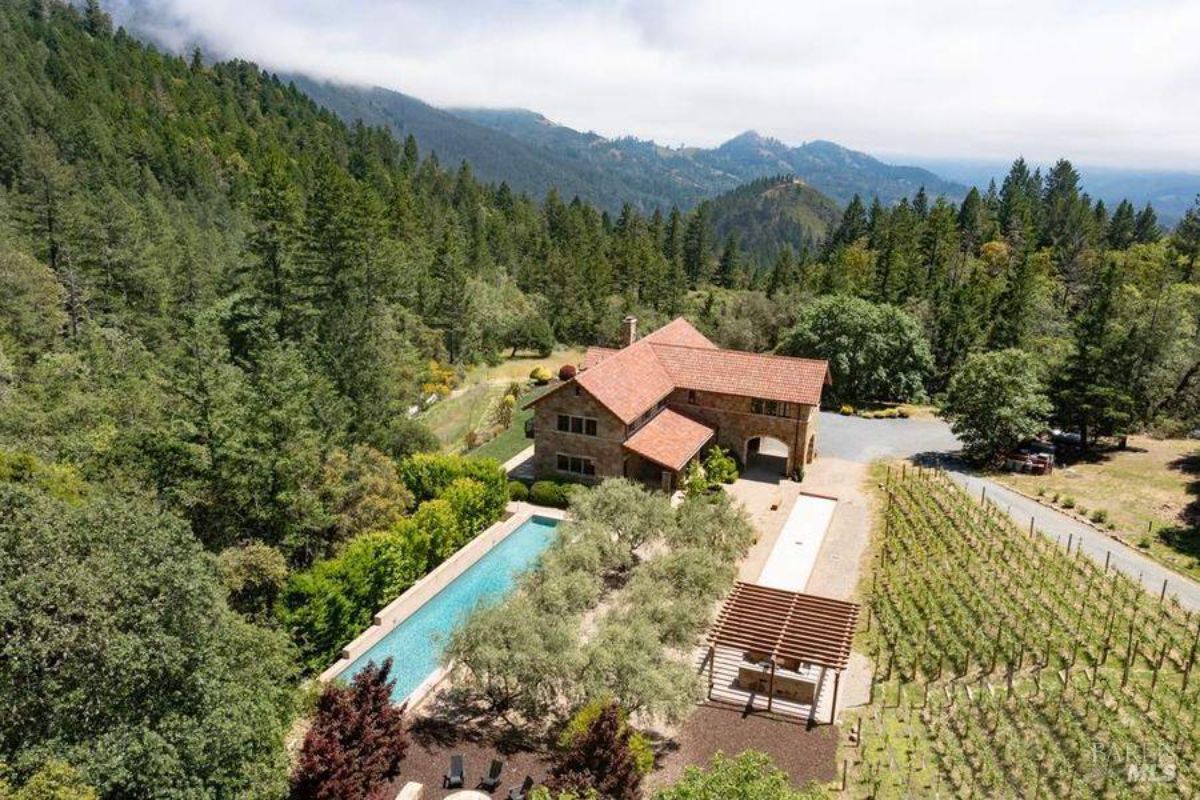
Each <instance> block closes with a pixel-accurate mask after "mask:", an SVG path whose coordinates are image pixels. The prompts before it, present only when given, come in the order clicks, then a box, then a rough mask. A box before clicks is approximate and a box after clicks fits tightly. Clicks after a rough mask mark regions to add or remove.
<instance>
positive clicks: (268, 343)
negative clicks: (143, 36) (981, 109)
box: [0, 0, 1200, 798]
mask: <svg viewBox="0 0 1200 800" xmlns="http://www.w3.org/2000/svg"><path fill="white" fill-rule="evenodd" d="M0 52H2V53H3V54H4V57H3V68H2V69H0V96H2V97H3V98H4V102H3V104H0V629H2V630H3V631H4V633H5V637H4V641H3V642H0V707H3V708H5V709H6V711H7V713H6V714H4V715H0V763H3V764H4V765H5V769H4V770H3V771H0V780H4V781H9V782H12V783H15V784H20V783H23V782H25V781H26V780H27V779H28V778H29V776H30V775H33V774H36V773H39V772H41V771H43V770H50V771H54V772H56V773H57V772H58V771H61V769H62V768H63V762H66V764H67V767H69V768H70V769H72V770H74V771H75V772H77V773H78V775H79V776H80V779H81V780H82V781H84V782H86V783H87V784H89V785H91V786H92V787H94V788H95V789H97V790H98V791H99V793H100V795H101V796H103V797H105V798H146V797H158V796H170V797H187V798H192V797H196V798H209V797H212V798H244V797H251V798H278V797H281V796H283V795H284V794H285V793H286V789H287V787H286V783H287V781H286V770H287V763H286V756H285V751H284V748H283V740H284V736H285V733H286V731H287V730H288V729H289V728H290V726H291V724H292V722H293V720H294V717H295V714H296V712H297V703H296V698H295V697H294V691H293V690H294V688H295V686H296V684H297V680H298V678H299V676H300V675H302V674H305V673H311V672H312V671H314V670H315V669H316V668H317V667H318V666H319V665H320V664H322V663H325V662H326V661H327V660H328V657H329V655H330V654H331V653H333V652H336V651H337V649H338V648H339V647H340V646H341V645H343V644H344V643H345V642H346V641H347V638H348V634H349V635H352V632H353V631H354V630H356V629H357V627H361V625H363V624H365V620H369V618H370V614H371V613H373V611H374V610H375V609H377V608H378V607H379V606H380V605H381V604H382V603H381V602H380V601H386V599H390V597H393V596H395V595H396V594H398V592H399V591H400V590H402V589H403V587H404V586H407V585H408V584H409V583H411V581H412V580H414V579H415V578H417V577H419V576H420V575H421V574H424V571H425V570H427V569H430V568H432V567H433V566H435V565H436V563H438V560H439V559H441V558H444V557H445V556H446V555H447V554H448V553H450V552H453V550H454V548H455V547H457V546H459V545H461V543H462V542H463V541H466V540H469V538H470V537H471V536H473V535H474V533H475V532H477V531H478V530H479V529H480V526H481V525H484V524H485V523H486V522H487V520H488V519H489V518H490V517H489V515H491V514H493V513H495V512H496V510H497V507H498V506H499V507H502V504H503V499H504V497H503V494H502V492H503V488H504V487H503V477H502V476H501V475H500V474H499V470H498V467H496V465H494V464H489V463H488V462H486V461H471V462H466V464H465V465H464V464H463V463H458V462H454V463H453V465H452V466H447V465H446V464H443V463H441V462H437V461H430V460H429V457H427V456H420V457H417V458H413V457H412V454H413V453H414V452H417V451H421V450H427V449H432V448H434V447H436V442H434V441H433V440H432V439H431V437H430V436H429V434H428V432H427V431H425V430H424V429H423V428H422V426H421V425H420V424H418V423H417V422H415V421H414V420H413V419H412V418H411V417H410V416H409V415H408V413H407V412H408V409H409V408H410V407H411V406H412V405H414V404H415V403H416V402H417V401H418V400H419V399H420V398H421V397H423V396H424V395H426V394H427V393H428V390H427V389H426V388H423V385H424V384H429V383H441V382H443V381H444V379H445V375H446V374H447V372H449V373H450V374H453V373H454V372H456V371H461V370H463V369H465V368H466V367H467V366H469V365H471V364H472V363H475V362H478V361H498V360H500V359H501V358H502V356H503V354H504V353H505V352H506V351H511V350H513V349H514V348H515V349H518V350H525V349H532V350H542V349H545V348H546V346H547V344H549V345H552V344H553V341H552V340H555V339H556V340H558V341H559V342H563V343H586V344H591V343H596V342H601V343H605V342H608V343H612V342H614V341H616V340H617V339H618V338H619V326H620V320H621V318H622V317H623V316H624V315H625V314H627V313H633V314H636V315H637V316H638V317H639V318H640V319H641V320H642V323H641V324H642V326H643V329H645V330H649V329H652V328H654V327H655V326H656V325H658V324H660V323H661V322H663V321H665V320H666V319H668V318H669V317H670V316H672V315H675V314H678V313H684V314H687V315H689V316H690V317H691V318H692V319H694V320H695V321H696V322H697V323H698V324H699V325H700V326H701V327H703V328H704V329H705V331H706V332H707V333H709V334H711V335H712V336H713V337H714V338H715V339H716V340H717V341H719V342H720V343H722V344H724V345H727V346H733V347H740V348H744V349H752V350H767V349H779V350H780V351H782V352H790V353H800V354H804V355H822V356H826V357H829V358H830V359H831V361H832V363H833V366H834V371H835V390H836V393H835V394H834V395H831V399H832V398H833V397H836V398H837V399H838V400H844V401H846V402H851V403H859V402H869V401H874V400H896V399H907V398H912V397H917V396H926V395H937V394H940V393H942V392H944V391H945V390H946V389H947V387H948V386H949V385H950V383H951V382H952V381H953V379H954V377H955V376H956V375H957V374H959V373H960V372H961V371H962V369H963V365H964V364H967V363H969V362H970V360H971V359H974V358H977V357H979V356H980V354H981V353H984V352H986V351H990V350H997V349H1003V348H1022V349H1023V350H1025V351H1028V352H1030V353H1033V354H1035V355H1036V357H1037V359H1036V360H1037V364H1038V371H1037V374H1036V375H1034V376H1033V379H1032V380H1034V381H1037V382H1044V383H1045V384H1046V387H1047V388H1046V390H1047V391H1048V393H1049V394H1050V397H1051V398H1052V399H1053V401H1054V407H1055V411H1054V417H1055V419H1056V420H1057V421H1058V422H1060V423H1061V424H1064V425H1066V426H1070V427H1073V428H1075V429H1078V430H1081V431H1083V432H1084V433H1085V435H1092V434H1096V433H1106V432H1120V431H1122V430H1126V429H1129V428H1133V427H1146V426H1151V425H1153V426H1160V427H1163V428H1168V427H1169V428H1174V429H1178V428H1180V427H1183V426H1186V425H1188V424H1193V425H1194V424H1195V420H1196V419H1197V415H1198V414H1200V408H1198V407H1197V406H1198V405H1200V389H1198V382H1200V327H1198V325H1197V319H1198V317H1200V291H1198V289H1197V280H1198V279H1200V265H1198V264H1197V259H1198V258H1200V211H1197V210H1196V209H1193V211H1192V212H1190V213H1189V215H1188V216H1187V217H1185V219H1184V221H1183V222H1182V223H1181V225H1180V226H1179V228H1178V229H1177V230H1175V231H1173V232H1167V231H1164V230H1162V229H1161V228H1160V227H1159V226H1158V225H1157V223H1156V221H1155V220H1154V216H1153V211H1152V210H1143V211H1141V212H1138V211H1136V210H1135V209H1133V207H1132V206H1130V205H1128V204H1121V205H1120V206H1117V207H1115V208H1111V209H1104V208H1103V207H1101V206H1100V205H1099V204H1096V203H1093V202H1091V201H1090V200H1089V199H1088V198H1087V197H1086V196H1085V195H1082V194H1081V193H1080V191H1079V188H1078V180H1077V176H1076V175H1075V173H1074V171H1073V170H1072V168H1071V167H1070V165H1069V164H1068V163H1066V162H1061V163H1060V164H1059V165H1057V166H1056V167H1055V168H1054V170H1053V171H1052V172H1050V173H1049V174H1048V175H1046V176H1041V175H1037V174H1031V173H1030V172H1029V170H1028V169H1027V168H1026V167H1025V166H1024V164H1023V163H1022V162H1018V163H1017V164H1016V165H1014V167H1013V170H1012V172H1011V174H1010V175H1009V176H1008V178H1007V179H1006V180H1005V181H1004V183H1003V185H1002V186H1001V187H999V188H995V189H993V190H989V191H986V192H980V191H972V192H971V193H970V194H968V195H966V197H965V200H964V201H963V202H962V204H961V205H955V204H953V203H952V202H950V201H948V200H946V199H937V200H933V199H931V198H930V197H929V196H927V195H926V194H925V193H924V192H916V193H914V194H913V196H912V197H911V198H906V199H903V200H901V201H900V202H898V203H897V204H895V205H894V206H890V205H888V204H886V203H884V202H875V203H873V204H870V206H869V207H868V205H867V204H864V203H863V202H862V201H861V200H859V199H858V198H855V199H854V200H853V201H852V202H850V203H849V205H848V207H847V208H846V209H845V210H844V212H843V213H842V214H841V215H840V217H837V218H836V219H835V220H834V221H835V222H836V224H833V225H832V226H831V228H830V230H831V233H830V234H829V236H828V237H827V238H826V240H825V241H824V242H820V243H818V242H816V241H815V240H816V239H818V238H820V237H819V232H818V231H816V230H815V226H816V221H818V220H823V221H826V222H828V221H830V218H831V217H833V215H832V209H831V208H830V207H829V205H828V203H826V202H824V201H821V200H819V199H817V197H815V196H813V197H808V196H806V194H807V193H806V192H805V191H804V187H800V188H799V190H797V191H798V194H800V195H802V196H804V197H802V198H801V199H802V200H804V207H805V208H809V210H811V211H812V212H813V214H814V218H813V220H811V221H810V220H809V219H808V217H807V215H806V214H801V215H799V216H797V217H796V218H795V219H791V218H788V219H784V218H782V217H781V218H779V219H778V220H772V227H777V225H776V223H778V225H785V224H786V226H792V225H799V226H800V227H801V228H803V227H805V226H807V225H809V224H810V222H811V224H812V225H813V227H814V231H813V233H812V238H813V240H814V246H812V247H809V248H804V247H801V248H798V249H791V248H784V249H781V250H780V251H779V252H778V254H777V255H774V256H773V257H772V260H771V262H770V264H769V266H768V267H766V268H761V267H760V266H759V264H758V262H757V261H756V259H754V258H751V257H749V254H748V253H747V252H746V247H744V246H743V245H741V244H739V243H738V237H739V236H742V237H744V238H745V239H746V242H747V243H749V244H753V245H754V246H755V247H757V244H756V242H757V241H758V234H757V233H755V231H756V230H758V229H759V228H757V227H755V226H761V221H760V220H752V219H747V220H746V221H745V223H744V224H743V222H741V221H735V220H733V219H730V218H729V217H725V218H724V219H723V218H722V214H721V213H718V212H719V211H720V209H717V210H714V207H713V205H712V204H701V205H700V206H698V207H697V208H696V210H694V211H686V212H685V211H680V210H678V209H670V208H667V207H664V208H663V209H662V210H661V211H659V210H654V211H652V212H649V213H641V212H639V211H637V210H636V209H635V207H634V206H633V205H632V203H630V204H626V205H624V206H623V207H622V209H621V210H620V212H619V213H614V214H609V213H605V212H604V211H601V210H599V209H598V208H596V207H594V206H592V205H589V204H587V203H585V202H583V201H581V200H576V199H572V200H569V201H568V200H566V199H564V198H563V197H561V196H560V195H559V194H558V193H556V192H553V191H551V192H549V193H547V195H546V196H545V197H538V198H531V197H528V196H525V195H522V194H520V193H518V192H514V191H512V189H511V188H510V187H509V186H508V185H506V184H504V183H498V184H487V185H485V184H483V183H481V182H479V181H477V180H476V179H475V176H474V173H473V170H472V168H471V166H470V165H468V164H449V165H446V166H445V168H444V167H443V166H442V165H440V164H439V163H438V162H437V160H436V159H434V158H432V157H430V156H428V155H427V154H424V153H422V152H421V151H420V150H419V148H418V146H417V143H416V141H415V139H413V138H411V137H410V138H407V139H405V140H404V141H400V140H399V139H397V138H396V137H395V136H393V135H392V133H391V132H390V131H388V130H385V129H383V128H377V127H369V126H367V125H363V124H351V125H348V124H346V123H345V122H343V121H342V120H340V119H339V118H338V117H337V116H336V115H335V114H333V113H332V112H330V111H327V110H324V109H322V108H320V107H319V106H318V105H317V104H316V103H314V102H313V101H312V100H311V99H310V98H308V97H307V96H305V95H304V94H302V93H301V92H300V91H299V90H297V89H295V88H294V87H291V86H290V85H287V84H285V83H283V82H281V81H279V80H277V79H276V78H274V77H272V76H271V75H269V74H266V73H264V72H263V71H262V70H260V69H259V68H257V67H256V66H255V65H253V64H249V63H246V62H241V61H230V62H222V63H217V64H209V63H206V62H205V61H204V60H203V59H201V58H199V57H192V58H179V57H176V56H173V55H168V54H164V53H162V52H159V51H157V50H155V49H154V48H151V47H148V46H146V45H144V44H142V43H141V42H139V41H137V40H136V39H134V38H133V37H131V36H129V35H127V34H126V33H125V32H123V31H119V30H118V31H114V30H113V28H112V25H111V22H110V20H109V19H108V17H107V16H106V15H105V14H104V13H103V12H102V11H101V10H100V8H99V7H98V5H97V4H96V3H94V2H92V3H88V4H87V6H86V7H85V8H83V9H72V8H71V7H70V6H68V5H66V4H63V3H58V2H49V1H45V2H43V1H42V0H37V1H35V2H28V0H0ZM771 174H775V173H774V172H772V173H771ZM766 189H767V191H768V193H769V192H770V191H771V189H770V187H769V186H768V187H766ZM747 191H748V192H750V193H751V194H753V191H754V190H753V189H748V190H747ZM780 191H783V192H787V191H790V190H788V189H787V188H786V187H784V188H783V189H780ZM736 196H737V195H735V196H734V197H736ZM718 228H719V229H720V230H721V231H724V232H726V233H728V234H732V235H728V236H725V237H720V238H718ZM431 475H432V476H433V477H431ZM435 478H436V480H435ZM498 493H499V494H498ZM377 578H378V579H377ZM363 583H369V584H370V585H368V586H365V587H364V586H363ZM360 590H361V591H360ZM0 791H2V790H0Z"/></svg>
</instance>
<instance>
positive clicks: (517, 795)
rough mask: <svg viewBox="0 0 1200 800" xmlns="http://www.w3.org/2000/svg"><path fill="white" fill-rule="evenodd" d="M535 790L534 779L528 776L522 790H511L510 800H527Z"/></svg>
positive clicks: (509, 791)
mask: <svg viewBox="0 0 1200 800" xmlns="http://www.w3.org/2000/svg"><path fill="white" fill-rule="evenodd" d="M532 789H533V778H531V777H530V776H528V775H526V776H525V782H524V783H522V784H521V788H520V789H516V788H513V789H509V790H508V800H525V798H526V797H528V796H529V792H530V791H531V790H532Z"/></svg>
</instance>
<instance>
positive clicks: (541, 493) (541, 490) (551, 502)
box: [529, 481, 567, 508]
mask: <svg viewBox="0 0 1200 800" xmlns="http://www.w3.org/2000/svg"><path fill="white" fill-rule="evenodd" d="M529 502H531V503H533V504H534V505H539V506H551V507H553V508H566V507H567V485H566V484H561V483H558V482H556V481H537V482H535V483H534V484H533V486H530V487H529Z"/></svg>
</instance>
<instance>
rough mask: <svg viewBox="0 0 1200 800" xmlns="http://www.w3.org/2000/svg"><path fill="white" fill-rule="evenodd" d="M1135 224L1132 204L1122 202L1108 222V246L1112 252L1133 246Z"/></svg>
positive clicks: (1126, 201) (1125, 201)
mask: <svg viewBox="0 0 1200 800" xmlns="http://www.w3.org/2000/svg"><path fill="white" fill-rule="evenodd" d="M1135 224H1136V223H1135V221H1134V213H1133V204H1132V203H1130V202H1129V201H1128V200H1122V201H1121V202H1120V203H1119V204H1118V205H1117V210H1116V211H1114V212H1113V215H1112V219H1110V220H1109V221H1108V246H1109V247H1111V248H1113V249H1114V250H1124V249H1125V248H1127V247H1129V245H1131V244H1133V238H1134V231H1135Z"/></svg>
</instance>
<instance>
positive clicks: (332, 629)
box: [279, 519, 429, 672]
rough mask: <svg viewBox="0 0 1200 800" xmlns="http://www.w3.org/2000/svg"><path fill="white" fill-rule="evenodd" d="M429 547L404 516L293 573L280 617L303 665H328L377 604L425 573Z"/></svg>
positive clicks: (311, 667) (367, 620) (312, 667)
mask: <svg viewBox="0 0 1200 800" xmlns="http://www.w3.org/2000/svg"><path fill="white" fill-rule="evenodd" d="M428 551H429V544H428V543H427V542H425V541H421V540H420V539H419V538H418V531H417V529H416V527H415V526H414V525H413V522H412V520H410V519H406V520H402V521H401V522H400V524H399V525H397V527H396V529H395V530H393V531H380V532H375V533H364V534H360V535H359V536H356V537H355V538H353V539H351V540H350V541H349V542H347V543H346V544H345V546H344V547H343V548H342V550H341V551H340V552H339V553H338V555H337V556H335V557H334V558H328V559H325V560H324V561H318V562H317V563H316V564H314V565H313V566H312V567H311V568H310V569H307V570H305V571H303V572H297V573H293V574H292V576H291V577H290V578H289V579H288V582H287V584H286V585H285V586H284V589H283V593H282V595H281V597H280V603H279V618H280V622H281V623H282V624H283V626H284V627H285V628H286V629H287V630H288V631H289V632H290V633H291V635H292V639H293V641H295V642H296V645H297V646H298V647H299V649H300V655H301V659H302V661H303V663H304V665H305V666H306V667H307V668H308V669H309V670H311V671H314V672H315V671H318V670H320V669H323V668H324V667H326V666H328V665H329V663H330V662H332V661H333V660H334V659H335V658H336V656H337V654H338V651H339V650H341V648H342V647H343V646H345V645H346V643H348V642H349V641H350V640H352V639H353V638H354V637H355V636H357V635H358V634H359V633H360V632H361V631H362V630H363V628H365V627H367V625H369V624H370V622H371V616H372V615H373V614H374V613H375V611H376V610H377V609H379V608H380V607H381V606H383V605H384V604H385V603H386V602H387V601H389V600H391V599H392V598H393V597H396V596H397V595H399V594H400V593H401V592H403V591H404V590H405V589H407V588H408V587H409V586H411V585H412V584H413V582H414V581H416V580H417V579H418V578H419V577H421V576H422V575H424V574H425V572H426V567H427V565H428Z"/></svg>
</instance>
